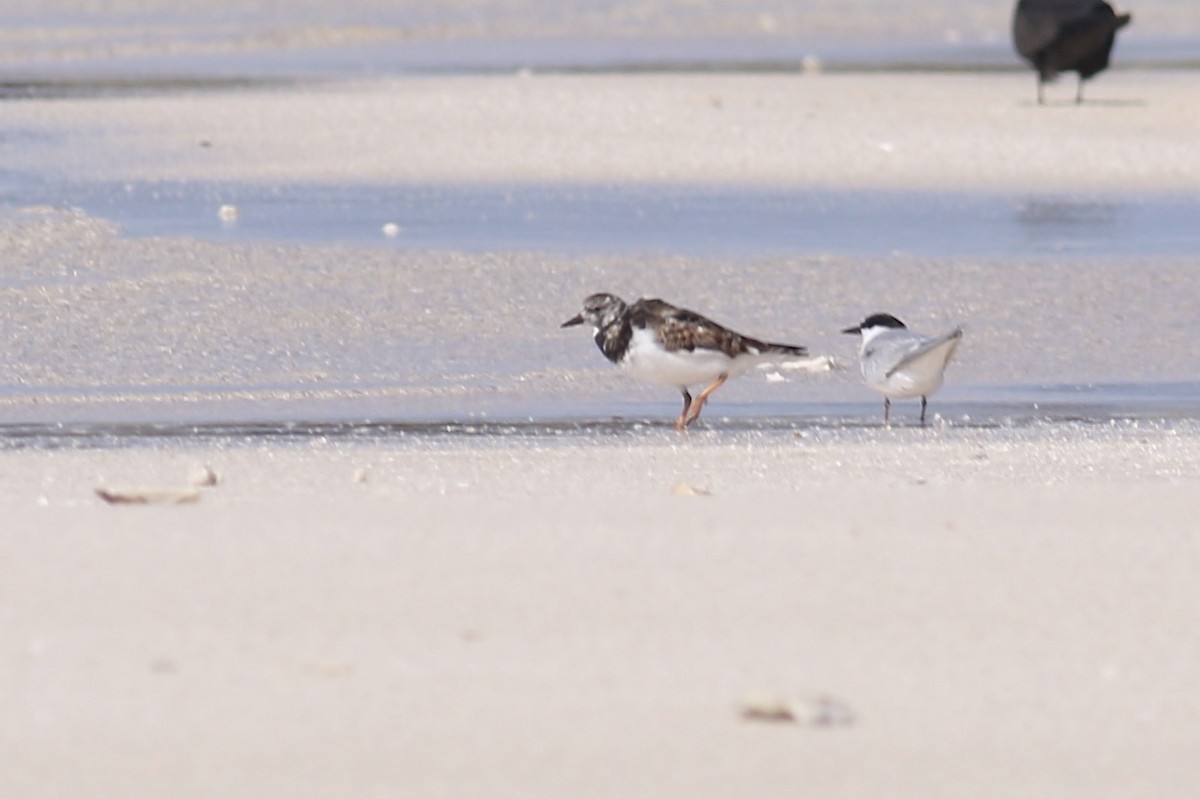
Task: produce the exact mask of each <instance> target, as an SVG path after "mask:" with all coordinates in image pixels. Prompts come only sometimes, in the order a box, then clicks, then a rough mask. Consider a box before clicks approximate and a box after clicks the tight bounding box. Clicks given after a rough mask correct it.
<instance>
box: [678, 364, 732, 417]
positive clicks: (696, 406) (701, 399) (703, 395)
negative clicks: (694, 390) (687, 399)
mask: <svg viewBox="0 0 1200 799" xmlns="http://www.w3.org/2000/svg"><path fill="white" fill-rule="evenodd" d="M728 379H729V375H721V376H720V377H718V378H717V379H716V380H714V381H713V383H712V385H711V386H709V387H708V388H706V389H704V390H703V391H701V392H700V393H699V394H698V395H697V396H696V401H695V402H693V403H692V412H691V414H690V415H689V416H688V418H687V419H686V420H685V421H684V423H683V426H684V427H687V426H688V425H689V424H691V423H692V422H694V421H696V420H697V419H699V418H700V411H702V410H704V403H706V402H708V398H709V396H710V395H711V394H712V393H713V392H714V391H716V390H717V389H718V388H720V387H721V386H723V385H725V381H726V380H728Z"/></svg>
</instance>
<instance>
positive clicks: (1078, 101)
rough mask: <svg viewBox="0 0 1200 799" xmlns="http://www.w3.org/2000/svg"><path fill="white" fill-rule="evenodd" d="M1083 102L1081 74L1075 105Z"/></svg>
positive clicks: (1076, 90)
mask: <svg viewBox="0 0 1200 799" xmlns="http://www.w3.org/2000/svg"><path fill="white" fill-rule="evenodd" d="M1082 102H1083V76H1082V75H1080V76H1079V85H1078V86H1077V87H1076V88H1075V105H1079V104H1081V103H1082Z"/></svg>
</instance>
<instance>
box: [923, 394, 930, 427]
mask: <svg viewBox="0 0 1200 799" xmlns="http://www.w3.org/2000/svg"><path fill="white" fill-rule="evenodd" d="M928 404H929V400H927V399H926V398H925V397H921V426H922V427H924V426H925V406H926V405H928Z"/></svg>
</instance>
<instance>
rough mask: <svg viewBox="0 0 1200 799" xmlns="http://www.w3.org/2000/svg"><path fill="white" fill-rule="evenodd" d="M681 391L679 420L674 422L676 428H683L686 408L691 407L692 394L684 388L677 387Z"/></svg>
mask: <svg viewBox="0 0 1200 799" xmlns="http://www.w3.org/2000/svg"><path fill="white" fill-rule="evenodd" d="M679 390H680V391H682V392H683V410H682V411H680V412H679V421H677V422H676V423H675V429H676V430H683V428H685V427H687V423H688V418H687V415H688V409H689V408H691V407H692V395H691V394H689V393H688V390H687V389H686V388H681V389H679Z"/></svg>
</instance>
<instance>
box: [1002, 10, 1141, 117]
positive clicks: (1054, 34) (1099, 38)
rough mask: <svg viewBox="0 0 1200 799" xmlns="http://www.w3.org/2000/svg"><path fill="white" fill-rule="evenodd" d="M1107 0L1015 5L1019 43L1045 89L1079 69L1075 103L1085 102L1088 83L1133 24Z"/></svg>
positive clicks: (1040, 97)
mask: <svg viewBox="0 0 1200 799" xmlns="http://www.w3.org/2000/svg"><path fill="white" fill-rule="evenodd" d="M1129 20H1130V16H1129V15H1128V14H1121V15H1118V14H1117V13H1116V12H1115V11H1113V7H1112V6H1110V5H1109V4H1108V3H1106V2H1104V0H1018V2H1017V5H1016V8H1015V9H1013V25H1012V33H1013V44H1014V45H1015V46H1016V48H1017V52H1018V53H1019V54H1020V55H1021V57H1022V58H1024V59H1025V60H1026V61H1028V62H1029V64H1030V66H1032V67H1033V68H1034V69H1035V70H1037V73H1038V84H1037V99H1038V104H1039V105H1041V104H1042V103H1044V102H1045V98H1044V96H1043V94H1042V87H1043V86H1045V85H1046V83H1047V82H1048V81H1052V80H1054V79H1055V78H1056V77H1058V73H1060V72H1078V73H1079V84H1078V85H1077V86H1076V89H1075V102H1076V103H1082V102H1083V82H1084V81H1085V80H1087V79H1088V78H1090V77H1092V76H1093V75H1095V74H1096V73H1098V72H1102V71H1103V70H1105V69H1107V68H1108V56H1109V54H1110V53H1111V52H1112V49H1113V43H1114V42H1115V41H1116V38H1117V31H1118V30H1120V29H1121V28H1123V27H1125V26H1126V25H1128V24H1129Z"/></svg>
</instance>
